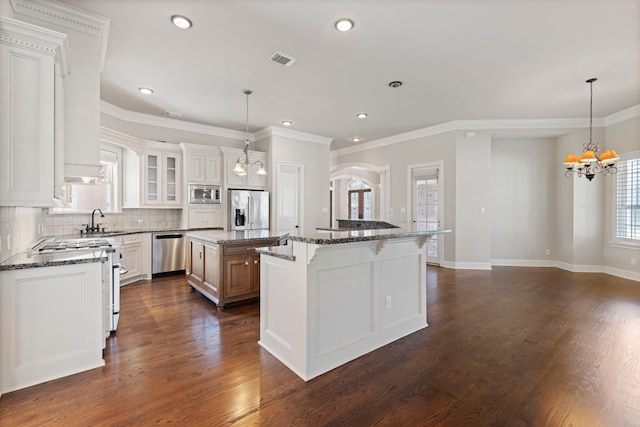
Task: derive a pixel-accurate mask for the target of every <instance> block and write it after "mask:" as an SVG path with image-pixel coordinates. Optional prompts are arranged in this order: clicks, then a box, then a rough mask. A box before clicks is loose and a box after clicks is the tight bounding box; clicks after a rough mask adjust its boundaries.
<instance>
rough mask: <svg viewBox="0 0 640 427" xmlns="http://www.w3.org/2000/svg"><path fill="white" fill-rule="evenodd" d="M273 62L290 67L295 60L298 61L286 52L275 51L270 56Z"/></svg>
mask: <svg viewBox="0 0 640 427" xmlns="http://www.w3.org/2000/svg"><path fill="white" fill-rule="evenodd" d="M270 59H271V60H272V61H273V62H277V63H278V64H280V65H284V66H285V67H291V66H292V65H293V64H295V63H296V62H298V58H296V57H294V56H292V55H289V54H288V53H284V52H280V51H278V52H276V53H274V54H273V55H271V58H270Z"/></svg>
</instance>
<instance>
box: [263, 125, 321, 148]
mask: <svg viewBox="0 0 640 427" xmlns="http://www.w3.org/2000/svg"><path fill="white" fill-rule="evenodd" d="M268 136H279V137H282V138H292V139H297V140H300V141H306V142H313V143H315V144H322V145H331V141H333V138H329V137H326V136H321V135H314V134H312V133H306V132H300V131H297V130H292V129H285V128H281V127H279V126H267V127H266V128H264V129H262V130H261V131H258V132H256V133H255V139H256V140H258V141H259V140H261V139H263V138H266V137H268Z"/></svg>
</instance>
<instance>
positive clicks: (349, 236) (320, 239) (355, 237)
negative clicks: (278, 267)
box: [288, 226, 451, 245]
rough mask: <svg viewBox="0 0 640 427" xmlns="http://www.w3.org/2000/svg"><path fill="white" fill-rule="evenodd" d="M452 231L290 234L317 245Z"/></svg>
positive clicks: (293, 238) (411, 229)
mask: <svg viewBox="0 0 640 427" xmlns="http://www.w3.org/2000/svg"><path fill="white" fill-rule="evenodd" d="M446 233H451V230H431V231H420V230H417V229H415V227H412V226H409V227H396V228H382V229H375V230H341V231H336V230H329V229H327V230H322V229H320V230H318V229H316V230H314V231H312V232H305V233H304V235H303V236H293V235H290V236H289V237H288V240H290V241H292V242H304V243H312V244H315V245H335V244H340V243H353V242H366V241H369V240H386V239H403V238H407V237H420V236H425V237H426V236H431V235H434V234H446Z"/></svg>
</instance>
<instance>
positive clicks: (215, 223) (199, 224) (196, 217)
mask: <svg viewBox="0 0 640 427" xmlns="http://www.w3.org/2000/svg"><path fill="white" fill-rule="evenodd" d="M188 209H189V225H188V227H189V228H212V227H222V211H221V208H220V205H214V206H210V205H209V206H189V208H188Z"/></svg>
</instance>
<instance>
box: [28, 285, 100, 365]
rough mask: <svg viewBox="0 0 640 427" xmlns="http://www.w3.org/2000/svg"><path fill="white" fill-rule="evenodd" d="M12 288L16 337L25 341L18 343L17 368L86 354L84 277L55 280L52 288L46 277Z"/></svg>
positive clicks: (85, 291) (85, 294)
mask: <svg viewBox="0 0 640 427" xmlns="http://www.w3.org/2000/svg"><path fill="white" fill-rule="evenodd" d="M16 285H17V288H18V298H17V304H18V305H17V310H16V326H17V333H18V336H19V337H29V339H20V340H18V349H17V350H18V351H17V354H16V356H17V357H16V359H17V360H16V364H17V367H18V368H21V367H24V366H28V365H34V364H38V363H45V362H48V361H50V360H52V359H61V358H66V357H70V356H73V355H77V354H81V353H86V351H87V286H88V283H87V277H86V274H85V273H75V274H66V275H61V276H57V277H56V283H55V284H53V283H52V280H51V278H50V277H42V278H34V279H26V280H20V281H17V282H16ZM93 286H97V285H95V284H93ZM61 295H64V297H65V298H64V300H61V298H60V296H61ZM34 313H37V314H38V315H37V316H34Z"/></svg>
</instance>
